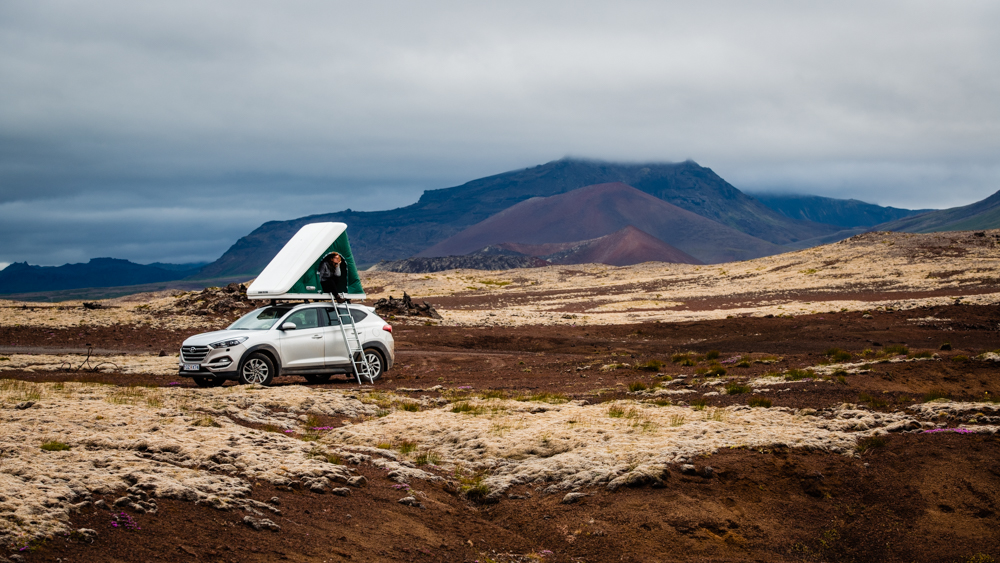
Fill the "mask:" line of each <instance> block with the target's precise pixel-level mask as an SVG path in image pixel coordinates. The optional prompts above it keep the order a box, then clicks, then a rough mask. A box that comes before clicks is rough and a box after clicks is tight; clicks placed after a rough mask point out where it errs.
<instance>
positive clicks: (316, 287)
mask: <svg viewBox="0 0 1000 563" xmlns="http://www.w3.org/2000/svg"><path fill="white" fill-rule="evenodd" d="M331 252H336V253H338V254H340V256H341V257H342V258H343V259H344V264H347V294H348V295H352V296H353V295H364V294H365V290H364V288H363V287H361V276H359V275H358V267H357V265H355V263H354V255H352V254H351V243H350V242H348V240H347V231H344V232H343V233H341V234H340V236H339V237H337V240H335V241H333V244H331V245H330V247H329V248H327V249H326V252H323V254H322V255H321V256H320V257H319V258H317V259H316V261H315V262H314V263H313V265H312V266H311V267H310V268H309V269H308V270H306V273H305V274H303V275H302V277H301V278H299V281H297V282H295V284H294V285H292V288H291V289H290V290H288V293H299V294H302V293H314V294H316V295H322V294H323V290H322V289H321V288H320V284H319V265H320V263H321V262H322V261H323V259H324V258H326V256H327V255H328V254H330V253H331Z"/></svg>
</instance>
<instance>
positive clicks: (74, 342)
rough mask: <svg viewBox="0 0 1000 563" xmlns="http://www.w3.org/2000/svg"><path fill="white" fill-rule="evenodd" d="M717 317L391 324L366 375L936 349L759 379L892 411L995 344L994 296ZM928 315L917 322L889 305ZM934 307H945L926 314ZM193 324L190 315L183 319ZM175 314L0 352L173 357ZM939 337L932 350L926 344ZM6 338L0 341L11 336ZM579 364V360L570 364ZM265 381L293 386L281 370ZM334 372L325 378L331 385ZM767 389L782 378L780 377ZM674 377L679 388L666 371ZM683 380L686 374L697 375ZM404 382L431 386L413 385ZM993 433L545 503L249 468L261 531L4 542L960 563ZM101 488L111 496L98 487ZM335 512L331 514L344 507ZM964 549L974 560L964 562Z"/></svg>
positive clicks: (513, 557) (7, 341) (419, 379)
mask: <svg viewBox="0 0 1000 563" xmlns="http://www.w3.org/2000/svg"><path fill="white" fill-rule="evenodd" d="M872 316H873V318H871V319H865V318H863V317H862V314H861V313H859V312H844V313H828V314H818V315H804V316H798V317H795V318H732V319H725V320H716V321H699V322H689V323H669V324H668V323H650V324H634V325H610V326H586V327H566V326H561V327H552V326H527V327H516V328H469V327H441V326H423V325H422V324H409V325H403V324H398V325H397V326H396V330H395V332H394V336H395V338H396V344H397V362H396V366H395V368H394V369H393V370H392V371H390V372H389V373H387V374H386V376H385V379H384V381H381V382H379V383H378V384H377V387H378V388H380V389H399V388H424V387H430V386H433V385H437V384H440V385H444V386H446V387H450V388H454V387H458V386H471V387H473V388H475V389H476V390H486V389H503V390H507V391H509V392H512V393H518V392H527V393H536V392H553V393H563V394H566V395H568V396H571V397H574V398H586V399H588V400H590V401H592V402H593V401H601V400H607V399H609V398H621V397H623V396H625V393H626V385H627V384H628V383H631V382H634V381H644V382H647V383H650V382H652V381H653V380H654V378H655V376H656V374H657V373H662V374H671V375H677V374H685V375H686V376H687V381H691V380H692V379H695V378H697V379H699V380H700V381H703V380H704V378H703V377H697V375H696V373H695V372H696V370H697V369H698V368H699V367H704V366H705V365H707V363H708V362H707V361H706V360H702V361H700V362H699V364H698V365H696V366H687V367H682V366H680V365H678V364H675V363H672V362H671V360H670V357H671V355H673V354H675V353H683V352H689V351H692V352H695V353H697V354H701V355H704V354H705V353H707V352H709V351H710V350H718V351H719V352H720V358H719V359H720V360H726V359H730V358H733V357H736V356H739V355H743V354H752V355H753V356H754V357H759V356H763V355H773V356H777V357H779V358H781V361H780V362H778V363H776V364H772V365H763V364H751V365H750V367H745V368H737V367H728V368H727V369H728V375H738V376H740V377H741V378H742V377H746V378H750V377H752V376H759V375H762V374H763V373H765V372H767V371H774V370H785V369H789V368H804V367H808V366H814V365H816V364H817V363H819V362H820V361H822V360H823V359H824V358H825V352H826V351H827V350H828V349H830V348H840V349H842V350H844V351H846V352H849V353H850V354H851V355H852V360H851V361H860V359H861V356H860V354H861V353H862V352H863V351H864V350H865V349H868V348H870V349H872V350H873V351H875V352H877V351H878V350H880V349H882V348H884V347H885V346H888V345H891V344H905V345H906V346H908V347H909V349H910V350H911V351H912V352H919V351H931V352H934V353H937V354H939V355H940V358H939V359H936V360H928V361H919V362H911V363H892V364H890V363H879V364H875V365H874V366H873V369H872V372H871V373H868V374H858V375H849V376H847V377H846V378H845V382H844V383H842V384H841V383H795V384H789V385H787V387H788V388H791V389H792V391H789V392H783V393H768V396H769V397H770V398H772V399H773V400H774V405H775V406H791V407H807V406H808V407H813V408H821V407H826V406H830V405H836V404H840V403H842V402H859V401H861V400H862V399H863V397H862V395H864V396H865V397H869V399H871V398H874V400H871V401H869V402H870V404H872V405H873V406H874V407H875V408H878V409H882V410H899V409H901V408H905V406H907V405H909V404H912V403H915V402H920V401H921V400H922V397H923V395H924V394H925V393H928V392H931V391H939V392H941V393H943V394H947V395H950V396H951V397H953V398H956V399H961V398H969V399H972V398H978V399H981V398H982V397H983V396H984V393H987V392H988V393H989V394H990V395H991V396H995V395H997V394H1000V370H998V366H997V364H994V363H992V362H982V361H974V360H973V361H963V360H962V357H966V358H971V357H973V356H975V355H977V354H980V353H982V352H984V351H987V350H995V349H998V348H1000V336H998V330H997V329H998V324H997V323H998V321H1000V307H997V306H970V305H960V306H947V307H937V308H928V309H917V310H910V311H895V312H878V311H875V312H872ZM927 317H936V318H939V319H941V320H939V321H932V322H927V321H924V322H917V321H911V320H908V319H915V318H923V319H926V318H927ZM945 319H947V320H945ZM191 332H197V331H191ZM186 336H187V333H184V332H182V331H176V332H175V331H164V330H154V329H149V328H133V327H125V326H122V327H110V328H102V329H87V330H80V329H73V330H68V329H63V330H43V329H36V328H30V327H29V328H10V327H0V347H2V348H0V354H4V353H16V351H17V350H25V351H27V350H28V349H32V350H40V349H54V348H60V349H79V348H82V347H83V346H84V345H86V344H90V345H92V346H94V347H95V348H98V349H102V350H114V351H127V352H130V353H150V352H153V353H155V352H158V351H159V350H164V351H165V352H166V353H168V354H171V355H172V354H174V353H175V352H176V350H177V349H178V347H179V346H180V343H181V341H182V340H183V339H184V338H185V337H186ZM945 342H947V343H950V344H951V347H952V349H951V350H950V351H941V350H939V348H940V346H941V345H942V344H943V343H945ZM12 350H13V351H12ZM650 360H659V361H661V362H664V363H665V365H664V366H663V367H662V368H661V369H660V370H659V372H656V371H643V370H640V369H635V367H634V366H633V367H627V368H623V369H615V370H609V371H601V370H600V369H599V368H600V366H602V365H605V364H613V363H628V364H633V365H634V364H637V363H646V362H648V361H650ZM584 366H594V367H592V368H590V369H587V370H577V368H578V367H584ZM0 377H4V378H11V377H14V378H20V379H29V380H34V381H60V380H62V381H65V380H86V381H106V382H109V383H114V384H118V385H128V384H147V385H168V384H170V383H176V382H181V383H182V384H184V385H191V384H190V382H189V381H188V380H186V379H182V378H176V377H170V376H167V377H159V376H153V375H138V376H136V375H127V376H126V375H120V374H114V373H110V374H109V373H93V372H88V371H80V372H75V371H58V372H18V371H4V372H2V374H0ZM276 383H277V384H279V385H280V384H301V383H303V382H302V381H301V380H298V379H296V378H280V379H279V380H278V381H277V382H276ZM351 385H352V384H351V383H350V382H348V381H346V380H344V379H339V380H335V381H333V382H331V383H329V384H327V386H330V387H339V388H349V387H350V386H351ZM782 387H784V386H782ZM680 388H683V387H680ZM692 388H694V389H697V390H699V391H705V390H707V389H704V388H702V387H700V386H697V385H696V386H693V387H692ZM417 394H431V395H433V393H426V392H418V393H417ZM747 398H748V395H746V394H742V395H719V396H714V397H709V398H708V403H709V404H710V405H729V404H735V403H744V402H745V401H746V400H747ZM997 459H1000V438H998V437H993V436H982V435H958V434H949V433H941V434H907V435H894V436H892V437H891V438H890V439H889V441H888V443H887V444H886V445H885V446H883V447H880V448H875V449H873V450H869V451H868V452H866V453H865V454H863V455H862V456H861V457H858V458H850V457H845V456H840V455H834V454H828V453H820V452H809V451H803V450H800V449H777V450H771V451H748V450H730V451H724V452H719V453H717V454H714V455H712V456H709V457H706V458H704V459H702V460H700V461H699V462H697V465H699V466H704V465H710V466H712V467H713V468H715V470H716V474H715V476H714V477H712V478H703V477H699V476H685V475H681V474H680V473H679V472H677V471H674V472H673V473H672V474H671V476H670V478H669V479H667V481H666V486H665V487H663V488H658V489H654V488H648V487H646V488H634V489H620V490H619V491H618V492H615V493H611V492H608V491H606V490H604V489H595V490H589V491H586V492H588V493H590V496H587V497H585V498H584V499H583V500H582V501H580V502H578V503H576V504H570V505H563V504H560V502H559V501H560V500H561V495H552V496H545V495H541V494H539V493H537V492H534V491H531V490H529V489H526V488H522V489H519V490H515V491H511V493H512V494H520V495H525V494H526V493H529V492H532V493H533V495H534V496H532V497H530V498H524V499H511V498H504V499H503V500H501V501H500V502H498V503H496V504H489V505H481V504H476V503H474V502H471V501H469V500H467V499H465V498H463V497H462V496H461V495H459V494H458V493H457V492H455V491H454V490H453V489H450V488H449V487H448V486H445V485H441V484H429V483H414V489H417V490H420V491H421V492H423V493H425V495H426V496H425V497H421V499H422V502H423V504H424V506H425V509H417V508H410V507H406V506H403V505H400V504H398V503H397V502H396V501H397V500H398V499H399V498H400V497H401V496H403V495H402V494H401V493H400V491H398V490H397V489H394V488H392V485H394V484H395V483H393V482H392V481H389V480H388V479H387V478H386V477H385V476H384V474H383V472H381V471H380V470H377V469H374V468H371V467H366V466H362V467H360V468H359V470H360V471H361V472H362V473H363V474H365V475H366V476H367V477H368V478H369V481H370V483H369V486H368V487H367V488H365V489H361V490H354V491H353V494H352V495H351V496H349V497H337V496H330V495H317V494H314V493H311V492H308V491H307V490H276V489H274V488H272V487H270V486H269V485H265V484H263V483H260V484H258V485H257V486H256V488H255V492H254V498H257V499H258V500H267V499H270V498H271V497H273V496H277V497H279V498H280V499H281V509H282V511H283V514H282V516H277V517H273V518H272V519H273V520H274V521H275V522H276V523H277V524H278V525H280V526H281V528H282V529H281V531H280V532H277V533H275V532H267V531H254V530H252V529H251V528H249V527H247V526H246V525H244V524H242V523H241V521H242V518H243V516H244V513H242V512H239V513H236V512H224V511H216V510H215V509H212V508H207V507H202V506H194V505H191V504H185V503H181V502H177V501H169V500H161V501H159V506H160V511H159V513H158V514H156V515H141V516H136V518H137V520H138V522H139V525H140V526H141V527H142V529H141V530H131V531H129V530H122V529H115V528H112V527H111V526H110V513H109V512H107V511H100V510H97V511H95V510H94V509H92V508H91V509H85V510H84V511H83V512H82V513H80V514H78V515H75V516H74V520H73V522H72V525H73V527H86V528H93V529H95V530H97V531H98V533H99V535H98V538H97V540H96V541H95V543H94V544H84V543H80V542H79V541H78V540H76V539H74V538H66V539H56V540H52V541H50V542H48V543H45V544H42V545H40V546H36V547H35V548H34V549H33V550H29V551H25V552H22V553H21V555H23V556H24V557H25V559H26V560H28V561H57V560H61V561H81V562H84V561H153V560H155V561H198V560H206V561H274V560H291V561H346V560H352V561H358V560H363V561H476V560H478V561H481V562H484V563H485V562H486V561H490V560H492V561H503V562H507V561H527V560H530V558H537V559H539V560H544V561H941V562H949V563H950V562H956V561H962V562H964V561H971V559H970V558H972V557H973V556H975V555H976V554H985V555H987V556H990V557H993V558H1000V548H998V547H997V546H1000V531H998V530H1000V527H998V525H1000V465H998V463H997V461H996V460H997ZM108 500H113V499H111V498H109V499H108ZM348 514H350V515H351V517H350V518H348V517H347V515H348ZM977 561H989V559H979V560H977Z"/></svg>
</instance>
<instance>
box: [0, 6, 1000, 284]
mask: <svg viewBox="0 0 1000 563" xmlns="http://www.w3.org/2000/svg"><path fill="white" fill-rule="evenodd" d="M998 29H1000V3H998V2H995V1H981V2H962V1H953V2H947V3H945V2H921V1H919V0H906V1H899V2H872V1H871V0H866V1H864V2H853V1H840V2H825V3H819V2H801V1H788V2H766V1H756V2H747V1H745V0H742V1H733V2H666V1H663V0H656V1H650V2H640V1H637V2H627V1H620V0H619V1H616V2H587V1H583V0H575V1H572V2H569V1H567V2H543V1H539V0H531V1H517V0H515V1H511V0H508V1H507V2H502V3H501V2H491V3H486V2H467V1H456V2H452V3H449V2H411V1H386V2H373V1H369V2H350V3H348V2H330V1H316V2H304V1H299V2H297V1H290V2H258V1H253V0H239V1H232V2H218V1H216V2H206V1H204V0H199V1H197V2H186V1H180V0H172V1H170V2H158V3H154V2H135V1H106V0H89V1H86V2H84V1H79V2H45V1H38V2H3V3H0V242H2V243H3V244H0V265H3V264H5V263H10V262H14V261H25V260H27V261H28V262H29V263H32V264H42V265H57V264H63V263H66V262H82V261H86V260H88V259H89V258H92V257H97V256H112V257H116V258H127V259H130V260H134V261H137V262H143V263H148V262H153V261H164V262H192V261H211V260H214V259H215V258H217V257H218V256H219V255H221V254H222V252H224V251H225V250H226V249H227V248H228V247H229V246H230V245H231V244H232V243H234V242H235V241H236V239H237V238H239V237H240V236H242V235H244V234H247V233H248V232H250V231H251V230H253V229H254V228H256V227H257V226H259V225H260V224H261V223H263V222H264V221H269V220H281V219H290V218H295V217H300V216H304V215H309V214H314V213H323V212H330V211H338V210H341V209H344V208H353V209H365V210H374V209H386V208H394V207H399V206H403V205H407V204H410V203H412V202H414V201H416V199H417V198H418V197H419V195H420V193H421V192H422V191H423V190H425V189H434V188H441V187H448V186H452V185H458V184H461V183H464V182H466V181H468V180H472V179H475V178H478V177H482V176H486V175H490V174H496V173H499V172H504V171H507V170H512V169H517V168H524V167H528V166H534V165H536V164H541V163H544V162H548V161H551V160H555V159H558V158H561V157H564V156H580V157H589V158H598V159H606V160H629V161H682V160H685V159H688V158H690V159H693V160H695V161H697V162H698V163H699V164H701V165H703V166H708V167H710V168H712V169H713V170H715V171H716V172H717V173H719V174H720V175H721V176H722V177H723V178H725V179H726V180H728V181H729V182H730V183H732V184H733V185H735V186H736V187H737V188H740V189H743V190H745V191H751V192H752V191H762V190H779V191H790V192H799V193H813V194H819V195H827V196H832V197H844V198H847V197H854V198H858V199H862V200H865V201H869V202H872V203H879V204H882V205H893V206H896V207H907V208H924V207H935V208H943V207H951V206H955V205H963V204H966V203H971V202H973V201H977V200H980V199H983V198H985V197H987V196H988V195H990V194H992V193H993V192H995V191H997V190H998V189H1000V162H998V155H1000V102H998V100H1000V57H998V56H997V53H1000V33H998V32H997V30H998Z"/></svg>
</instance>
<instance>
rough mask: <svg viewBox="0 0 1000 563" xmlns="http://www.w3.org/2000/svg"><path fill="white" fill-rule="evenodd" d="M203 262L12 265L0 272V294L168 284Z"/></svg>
mask: <svg viewBox="0 0 1000 563" xmlns="http://www.w3.org/2000/svg"><path fill="white" fill-rule="evenodd" d="M204 266H205V263H198V264H161V263H155V264H148V265H143V264H136V263H134V262H129V261H128V260H120V259H117V258H94V259H92V260H91V261H90V262H87V263H86V264H65V265H63V266H31V265H29V264H28V263H27V262H15V263H13V264H11V265H10V266H7V267H6V268H4V269H3V270H0V294H11V293H35V292H42V291H57V290H64V289H77V288H82V287H111V286H123V285H139V284H149V283H156V282H164V281H172V280H179V279H183V278H187V277H190V276H193V275H195V274H197V273H198V272H199V271H200V270H201V268H202V267H204Z"/></svg>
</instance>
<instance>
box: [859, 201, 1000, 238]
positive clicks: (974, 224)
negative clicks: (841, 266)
mask: <svg viewBox="0 0 1000 563" xmlns="http://www.w3.org/2000/svg"><path fill="white" fill-rule="evenodd" d="M996 228H1000V191H997V192H995V193H994V194H993V195H991V196H989V197H987V198H985V199H981V200H979V201H977V202H974V203H970V204H969V205H963V206H960V207H952V208H949V209H941V210H939V211H931V212H929V213H924V214H922V215H916V216H913V217H906V218H904V219H898V220H896V221H890V222H887V223H882V224H880V225H876V226H875V227H873V229H875V230H880V231H902V232H906V233H933V232H940V231H976V230H985V229H996Z"/></svg>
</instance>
